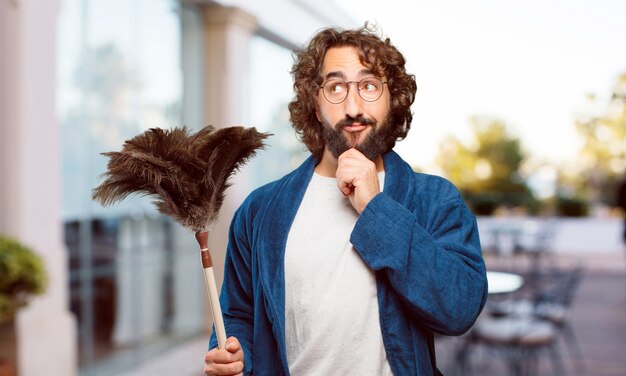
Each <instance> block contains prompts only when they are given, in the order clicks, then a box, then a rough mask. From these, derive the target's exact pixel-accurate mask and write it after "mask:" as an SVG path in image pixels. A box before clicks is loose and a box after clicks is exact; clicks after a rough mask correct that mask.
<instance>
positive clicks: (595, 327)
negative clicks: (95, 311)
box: [121, 256, 626, 376]
mask: <svg viewBox="0 0 626 376" xmlns="http://www.w3.org/2000/svg"><path fill="white" fill-rule="evenodd" d="M618 258H619V260H618ZM570 261H571V260H565V262H566V263H567V262H570ZM488 265H489V263H488ZM589 265H591V267H590V268H588V270H587V271H586V273H585V276H584V278H583V280H582V283H581V285H580V287H579V289H578V292H577V295H576V298H575V301H574V305H573V307H572V312H571V320H572V325H573V328H574V332H575V334H576V336H577V338H578V342H579V343H580V347H581V350H582V352H583V354H584V357H583V359H582V361H581V359H580V357H578V358H577V359H576V360H575V361H573V360H572V357H570V354H569V352H568V351H567V350H568V349H567V347H566V346H565V345H564V343H562V342H561V343H560V344H559V346H558V349H559V352H560V354H561V358H562V360H563V362H564V363H565V369H566V372H567V374H568V375H577V376H618V375H620V376H626V272H625V270H626V268H624V262H623V259H622V258H621V256H620V257H616V258H615V260H612V259H609V260H605V262H604V263H602V262H599V261H597V260H596V261H595V263H594V264H589ZM458 341H459V339H458V338H444V339H442V340H441V341H439V342H438V343H437V349H438V350H437V356H438V362H439V366H440V368H441V369H442V371H443V373H444V374H445V375H446V376H449V375H453V374H454V372H453V369H454V366H455V362H454V350H455V348H456V346H457V344H458ZM206 343H207V335H206V334H205V335H203V336H201V337H200V338H198V339H196V340H192V341H188V342H185V343H182V344H180V345H179V346H178V347H175V348H173V349H171V350H169V351H167V352H164V353H162V354H161V355H160V356H158V357H157V358H156V359H150V360H149V361H146V362H144V363H142V364H140V365H139V366H136V367H134V368H133V369H130V370H128V371H127V372H125V373H122V374H121V375H123V376H131V375H132V376H135V375H151V376H155V375H164V376H165V375H180V376H196V375H198V376H199V375H202V371H201V369H202V359H203V354H204V352H205V349H206ZM479 355H480V353H479ZM474 363H475V367H474V371H475V372H474V375H481V376H505V375H508V374H509V373H508V372H507V368H506V367H505V365H504V363H503V362H502V361H501V359H499V358H497V357H495V356H494V355H493V354H487V353H482V355H480V356H479V357H477V358H475V359H474ZM456 374H457V375H459V374H460V373H458V372H457V373H456ZM553 374H554V373H553V371H552V368H551V363H550V359H549V358H548V357H543V358H541V359H540V365H539V370H538V371H537V375H548V376H550V375H553ZM463 376H465V375H463Z"/></svg>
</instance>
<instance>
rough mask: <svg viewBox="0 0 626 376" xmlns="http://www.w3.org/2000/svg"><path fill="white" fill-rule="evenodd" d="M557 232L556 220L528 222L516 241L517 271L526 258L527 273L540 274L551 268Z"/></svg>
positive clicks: (514, 251)
mask: <svg viewBox="0 0 626 376" xmlns="http://www.w3.org/2000/svg"><path fill="white" fill-rule="evenodd" d="M556 232H557V221H556V220H555V219H552V218H550V219H544V220H535V219H532V220H527V221H524V223H523V224H522V225H521V228H520V230H519V232H518V234H517V237H516V239H515V244H514V248H513V255H514V257H515V258H516V259H517V261H516V264H517V266H518V267H517V269H520V268H521V265H520V264H521V262H522V261H521V259H523V258H526V259H527V260H528V265H527V266H526V270H527V273H528V274H530V275H532V274H535V273H540V272H541V269H542V268H545V267H551V266H552V263H551V262H550V261H552V256H553V243H554V239H555V236H556Z"/></svg>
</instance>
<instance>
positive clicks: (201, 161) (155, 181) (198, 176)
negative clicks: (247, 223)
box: [92, 126, 270, 232]
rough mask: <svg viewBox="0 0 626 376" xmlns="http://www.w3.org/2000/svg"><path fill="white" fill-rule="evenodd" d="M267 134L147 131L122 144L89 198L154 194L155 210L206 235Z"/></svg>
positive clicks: (241, 130)
mask: <svg viewBox="0 0 626 376" xmlns="http://www.w3.org/2000/svg"><path fill="white" fill-rule="evenodd" d="M268 136H270V134H267V133H259V132H257V130H256V129H255V128H244V127H229V128H221V129H217V130H216V129H214V128H213V127H212V126H207V127H205V128H203V129H201V130H200V131H198V132H197V133H195V134H190V133H189V132H188V131H187V130H186V129H185V128H174V129H171V130H163V129H160V128H151V129H149V130H147V131H146V132H144V133H142V134H140V135H138V136H136V137H134V138H132V139H130V140H128V141H126V142H125V143H124V145H123V147H122V151H120V152H108V153H103V155H105V156H107V157H109V158H110V160H109V163H108V166H107V172H106V173H104V174H103V177H105V180H104V181H103V182H102V183H101V184H100V185H99V186H98V187H97V188H95V189H94V190H93V196H92V197H93V199H94V200H97V201H98V202H100V203H101V204H102V205H110V204H112V203H114V202H116V201H119V200H122V199H124V198H125V197H127V196H129V195H131V194H143V195H149V196H153V197H154V198H155V200H154V203H155V205H156V207H157V208H158V210H159V211H160V212H161V213H163V214H165V215H168V216H170V217H172V218H173V219H175V220H176V221H177V222H179V223H180V224H181V225H183V226H184V227H186V228H188V229H190V230H192V231H194V232H200V231H207V230H208V229H209V227H210V225H211V224H212V223H213V222H214V221H215V220H216V219H217V216H218V213H219V210H220V207H221V206H222V203H223V202H224V191H225V189H226V188H227V187H228V186H229V182H228V180H229V178H230V176H231V175H232V174H233V172H234V171H236V170H237V169H238V168H239V167H241V166H242V165H243V164H244V163H245V162H246V161H247V160H248V159H250V158H251V157H253V156H254V155H255V153H256V151H257V150H258V149H262V148H264V146H265V144H264V140H265V139H266V138H267V137H268Z"/></svg>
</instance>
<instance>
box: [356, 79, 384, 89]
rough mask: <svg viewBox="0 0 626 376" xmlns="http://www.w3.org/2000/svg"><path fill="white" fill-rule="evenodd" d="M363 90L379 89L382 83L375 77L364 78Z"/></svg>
mask: <svg viewBox="0 0 626 376" xmlns="http://www.w3.org/2000/svg"><path fill="white" fill-rule="evenodd" d="M360 86H361V88H360V89H361V90H362V91H377V90H378V89H379V86H380V83H379V82H378V81H376V80H375V79H364V80H363V81H361V85H360Z"/></svg>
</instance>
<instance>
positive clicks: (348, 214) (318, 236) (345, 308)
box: [285, 172, 392, 376]
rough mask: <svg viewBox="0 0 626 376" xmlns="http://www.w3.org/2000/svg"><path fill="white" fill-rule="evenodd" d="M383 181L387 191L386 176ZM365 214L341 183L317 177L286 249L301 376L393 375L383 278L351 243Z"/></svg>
mask: <svg viewBox="0 0 626 376" xmlns="http://www.w3.org/2000/svg"><path fill="white" fill-rule="evenodd" d="M379 180H380V184H381V189H382V186H383V181H384V172H381V173H379ZM358 217H359V215H358V213H357V211H356V210H355V209H354V208H353V207H352V205H351V204H350V201H349V200H348V198H347V197H344V196H343V194H342V193H341V192H340V191H339V188H337V180H336V179H335V178H327V177H323V176H320V175H318V174H313V177H312V179H311V182H310V183H309V186H308V187H307V190H306V193H305V194H304V198H303V199H302V203H301V205H300V208H299V209H298V213H297V215H296V217H295V219H294V222H293V225H292V226H291V229H290V231H289V237H288V238H287V246H286V251H285V337H286V338H285V339H286V345H287V361H288V363H289V372H290V373H291V374H292V375H294V376H301V375H302V376H306V375H312V376H317V375H359V376H367V375H375V376H380V375H392V372H391V368H390V366H389V362H388V360H387V354H386V352H385V348H384V345H383V338H382V333H381V329H380V321H379V316H378V300H377V291H376V277H375V274H374V271H373V270H371V269H370V268H369V267H368V266H367V265H366V264H365V263H364V262H363V260H362V259H361V257H360V256H359V255H358V253H357V252H356V251H355V249H354V247H353V246H352V244H351V243H350V233H351V232H352V229H353V228H354V225H355V223H356V221H357V219H358Z"/></svg>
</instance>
